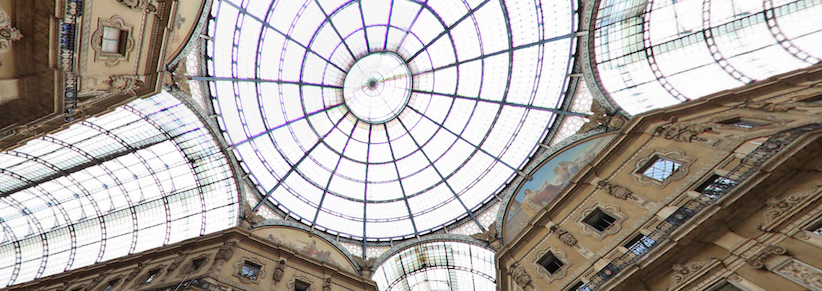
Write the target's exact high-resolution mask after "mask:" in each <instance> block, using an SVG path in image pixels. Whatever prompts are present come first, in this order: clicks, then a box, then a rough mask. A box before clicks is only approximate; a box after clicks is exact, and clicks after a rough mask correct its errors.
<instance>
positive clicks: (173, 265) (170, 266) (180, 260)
mask: <svg viewBox="0 0 822 291" xmlns="http://www.w3.org/2000/svg"><path fill="white" fill-rule="evenodd" d="M185 259H186V257H185V254H182V253H179V254H177V258H175V259H174V261H173V262H171V264H168V268H166V272H168V273H169V274H171V272H174V270H177V267H179V266H180V264H182V263H183V261H184V260H185Z"/></svg>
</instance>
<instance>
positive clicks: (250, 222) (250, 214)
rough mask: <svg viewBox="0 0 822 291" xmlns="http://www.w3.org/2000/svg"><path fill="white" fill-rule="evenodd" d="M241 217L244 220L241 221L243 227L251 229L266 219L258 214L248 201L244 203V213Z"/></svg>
mask: <svg viewBox="0 0 822 291" xmlns="http://www.w3.org/2000/svg"><path fill="white" fill-rule="evenodd" d="M240 219H241V220H242V222H241V223H240V226H241V227H243V228H245V229H251V228H252V227H253V226H255V225H257V223H260V222H261V221H263V220H265V217H263V216H262V215H259V214H257V211H254V209H253V208H251V206H249V205H248V203H245V204H244V205H243V213H242V215H241V216H240Z"/></svg>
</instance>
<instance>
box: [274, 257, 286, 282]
mask: <svg viewBox="0 0 822 291" xmlns="http://www.w3.org/2000/svg"><path fill="white" fill-rule="evenodd" d="M284 274H285V259H280V260H279V261H278V262H277V266H275V267H274V276H272V279H274V284H275V285H276V284H277V283H279V282H280V280H282V279H283V275H284Z"/></svg>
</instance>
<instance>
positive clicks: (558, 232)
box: [551, 225, 579, 247]
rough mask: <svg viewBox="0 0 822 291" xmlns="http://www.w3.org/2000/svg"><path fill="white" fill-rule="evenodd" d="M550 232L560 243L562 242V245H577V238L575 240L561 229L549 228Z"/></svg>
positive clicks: (556, 227) (557, 227)
mask: <svg viewBox="0 0 822 291" xmlns="http://www.w3.org/2000/svg"><path fill="white" fill-rule="evenodd" d="M551 232H553V233H554V235H556V236H557V238H558V239H559V240H560V241H562V242H563V243H564V244H566V245H568V246H570V247H576V246H577V244H578V243H579V242H578V241H577V238H575V237H574V235H573V234H571V233H570V232H568V231H567V230H565V229H564V228H562V227H559V226H556V225H554V226H551Z"/></svg>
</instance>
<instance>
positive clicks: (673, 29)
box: [594, 0, 822, 114]
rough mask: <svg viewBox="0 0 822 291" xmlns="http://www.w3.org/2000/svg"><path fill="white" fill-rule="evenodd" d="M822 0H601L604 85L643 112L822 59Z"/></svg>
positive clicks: (599, 57) (598, 24) (598, 39)
mask: <svg viewBox="0 0 822 291" xmlns="http://www.w3.org/2000/svg"><path fill="white" fill-rule="evenodd" d="M820 13H822V1H820V0H763V1H733V0H730V1H727V0H726V1H703V0H679V1H659V0H657V1H654V0H603V1H601V2H600V7H599V14H598V16H597V18H596V21H595V23H594V27H595V30H596V33H595V34H594V38H595V48H594V50H595V54H596V57H595V58H596V62H597V69H598V73H599V77H600V80H601V82H602V85H603V87H604V88H605V90H606V91H607V92H608V93H609V94H610V96H611V97H612V98H613V99H614V100H615V101H616V102H617V103H618V104H619V105H620V106H621V107H622V109H624V110H625V111H627V112H629V113H631V114H637V113H640V112H644V111H647V110H650V109H654V108H660V107H665V106H669V105H672V104H676V103H679V102H684V101H687V100H690V99H696V98H699V97H702V96H705V95H708V94H711V93H715V92H719V91H722V90H725V89H731V88H736V87H739V86H742V85H745V84H747V83H750V82H753V81H757V80H763V79H767V78H768V77H771V76H774V75H778V74H781V73H786V72H789V71H793V70H796V69H799V68H803V67H807V66H810V65H813V64H817V63H819V62H820V59H821V58H822V47H820V46H819V44H820V43H822V22H820V21H814V20H815V19H816V18H815V17H818V15H820Z"/></svg>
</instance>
